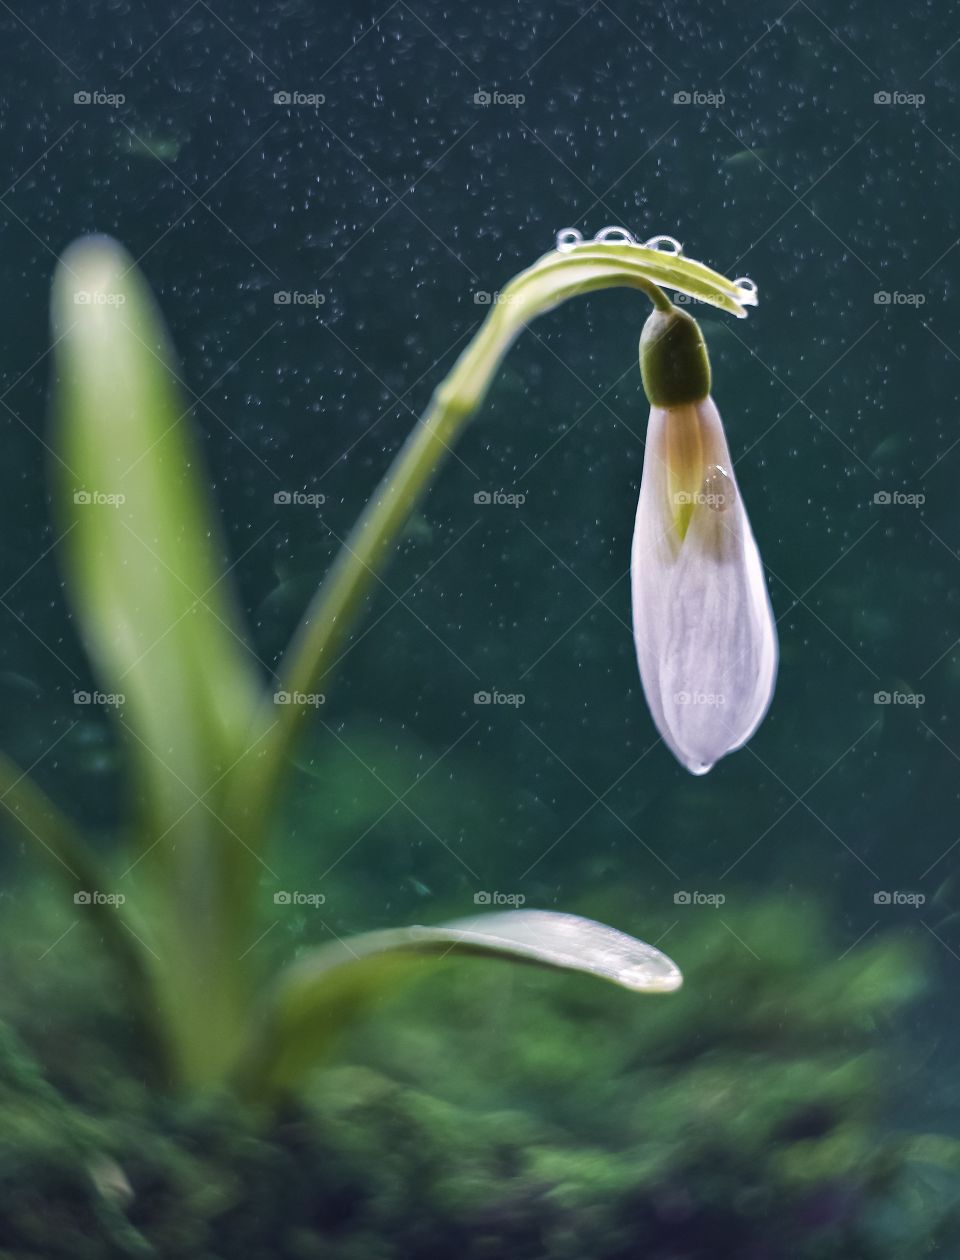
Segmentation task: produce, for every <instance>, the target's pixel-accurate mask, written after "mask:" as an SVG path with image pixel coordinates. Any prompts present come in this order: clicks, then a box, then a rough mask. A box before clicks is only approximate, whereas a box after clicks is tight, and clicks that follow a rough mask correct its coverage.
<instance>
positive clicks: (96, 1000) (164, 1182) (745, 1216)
mask: <svg viewBox="0 0 960 1260" xmlns="http://www.w3.org/2000/svg"><path fill="white" fill-rule="evenodd" d="M586 909H587V910H588V911H589V910H591V909H592V907H586ZM606 909H607V910H608V911H610V912H611V915H612V917H614V918H615V917H616V912H617V907H616V905H613V906H611V905H610V904H609V903H607V904H606ZM620 910H621V912H623V911H624V907H620ZM15 919H16V915H13V916H11V918H10V919H8V925H9V924H10V923H13V922H14V921H15ZM20 927H21V928H22V929H23V931H22V934H19V935H18V940H19V941H20V942H21V945H22V947H23V954H22V957H23V960H24V963H23V966H22V967H21V968H15V969H14V971H13V974H12V976H11V979H10V982H9V983H8V985H7V986H6V991H5V993H4V995H3V1001H2V1014H3V1017H4V1019H5V1020H9V1021H10V1022H14V1021H15V1022H16V1023H17V1026H18V1027H20V1028H21V1029H23V1033H22V1041H18V1040H16V1039H14V1037H13V1036H12V1035H11V1034H10V1033H9V1032H6V1031H5V1032H4V1033H3V1037H2V1040H0V1220H2V1222H3V1224H2V1225H0V1248H2V1254H3V1255H4V1256H5V1257H7V1256H9V1257H11V1260H26V1258H27V1257H30V1258H31V1260H32V1258H33V1257H40V1256H43V1257H45V1258H46V1257H50V1258H54V1260H56V1258H59V1257H64V1258H66V1257H71V1260H73V1258H74V1257H79V1258H80V1260H86V1258H87V1257H89V1258H91V1260H100V1257H113V1256H132V1257H140V1256H142V1257H167V1256H171V1257H172V1256H178V1257H187V1258H193V1257H196V1258H197V1260H212V1258H214V1257H224V1258H226V1257H231V1256H235V1255H238V1254H243V1255H244V1256H249V1257H253V1258H256V1260H259V1258H260V1257H263V1258H264V1260H266V1257H290V1258H291V1260H312V1258H313V1257H318V1258H319V1257H321V1256H322V1257H324V1260H400V1258H401V1257H402V1258H403V1260H433V1257H439V1256H444V1257H449V1256H458V1257H465V1258H466V1260H474V1258H476V1260H485V1258H487V1257H491V1258H492V1257H502V1256H507V1255H509V1256H511V1257H528V1256H529V1257H550V1258H556V1260H568V1258H569V1260H575V1258H579V1257H583V1256H590V1257H597V1258H598V1260H626V1258H627V1257H635V1256H637V1255H643V1256H644V1257H647V1258H652V1260H668V1258H669V1260H700V1258H701V1257H702V1258H704V1260H706V1257H711V1258H716V1257H720V1258H721V1260H723V1258H725V1257H730V1258H731V1260H732V1258H733V1257H736V1258H737V1260H745V1258H746V1260H761V1258H764V1260H765V1258H767V1257H774V1256H777V1257H780V1256H787V1255H789V1256H790V1257H792V1258H797V1260H806V1258H808V1257H809V1258H811V1260H813V1258H814V1257H815V1258H816V1260H832V1258H833V1257H836V1258H837V1260H840V1258H841V1257H843V1258H844V1260H846V1258H847V1257H864V1258H865V1260H872V1258H874V1257H875V1258H876V1260H887V1258H893V1257H904V1258H906V1257H916V1256H919V1255H923V1254H931V1253H933V1252H934V1251H935V1250H937V1248H938V1247H939V1246H940V1245H941V1244H942V1245H943V1246H947V1245H948V1240H950V1239H952V1240H953V1241H954V1243H955V1242H956V1239H957V1235H956V1234H955V1233H954V1230H955V1228H956V1215H955V1210H954V1203H953V1198H954V1197H955V1191H953V1190H951V1187H950V1180H951V1179H952V1177H953V1176H954V1175H955V1170H956V1168H957V1167H958V1166H960V1147H958V1145H957V1144H956V1143H953V1142H951V1141H949V1140H947V1139H943V1138H937V1137H933V1136H930V1135H913V1134H908V1133H902V1132H901V1133H898V1132H893V1131H890V1130H889V1128H888V1127H886V1123H887V1122H886V1121H885V1119H884V1115H885V1113H887V1114H888V1109H889V1106H890V1104H891V1102H892V1099H891V1098H890V1086H891V1081H892V1077H893V1069H894V1065H895V1062H896V1057H897V1055H898V1053H900V1052H901V1051H902V1050H903V1047H901V1046H900V1045H899V1044H898V1043H897V1041H896V1039H895V1036H894V1033H893V1017H894V1016H896V1015H898V1014H902V1012H903V1008H904V1007H905V1005H906V1004H907V1003H908V1002H909V1001H910V999H911V998H913V997H915V996H917V995H918V993H919V992H920V990H921V987H922V972H921V961H922V960H921V959H920V958H918V957H917V955H916V954H915V952H914V951H913V949H912V947H911V946H910V945H909V944H908V943H906V942H905V941H903V940H902V939H899V938H894V937H888V938H878V939H874V940H873V941H871V942H869V943H863V944H861V945H860V946H858V947H857V948H856V949H854V950H852V951H850V952H849V953H847V954H846V955H845V956H843V957H842V958H839V959H837V958H836V956H835V955H834V954H833V953H832V952H831V947H830V941H829V937H828V934H827V933H825V931H824V927H823V923H822V922H819V921H817V919H816V917H815V916H811V915H810V914H809V913H808V912H806V911H805V912H803V913H801V912H799V911H797V910H796V909H795V908H793V907H791V906H789V905H785V904H782V903H779V902H776V903H775V902H767V903H760V904H757V905H755V906H754V907H753V908H752V909H749V910H745V911H742V912H737V913H732V912H731V913H728V912H727V910H726V908H724V911H723V912H722V917H721V914H719V913H718V912H717V911H715V910H712V909H709V908H704V909H694V910H689V911H687V913H686V916H685V918H684V919H683V931H682V933H681V932H679V931H677V932H676V942H675V948H676V950H677V952H678V954H679V955H680V961H681V962H682V964H683V965H684V968H685V970H686V973H687V987H686V988H685V989H684V990H682V991H681V993H679V994H675V995H672V996H671V997H670V998H668V999H667V998H664V999H662V1000H656V999H649V1000H647V1001H645V1002H643V1003H636V1002H635V1001H633V1000H631V998H630V995H628V994H625V993H621V992H619V991H617V990H615V989H609V990H608V989H606V988H604V987H598V986H596V985H593V984H591V983H590V982H589V981H588V980H580V979H578V978H568V979H566V980H565V981H562V982H561V981H558V980H557V979H556V978H553V979H552V980H551V979H549V978H547V977H545V976H544V975H541V974H540V973H538V972H536V971H534V970H533V969H530V970H527V969H512V970H511V971H510V972H509V973H508V974H509V981H510V983H509V984H508V985H506V986H505V985H504V983H503V977H504V973H503V971H502V969H498V968H496V967H490V966H489V965H488V964H486V963H484V962H482V961H479V960H477V961H475V962H473V963H464V962H460V963H459V964H457V965H456V966H450V967H442V968H440V969H437V968H436V967H433V968H431V969H430V971H429V973H428V972H425V973H424V979H423V982H422V983H419V984H418V985H416V986H415V987H414V988H413V989H412V990H407V991H406V992H405V994H404V995H401V996H399V997H395V998H393V999H392V1000H391V1001H390V1002H389V1003H385V1004H384V1005H382V1006H381V1007H380V1008H379V1009H378V1010H377V1012H376V1013H375V1014H374V1015H372V1016H371V1017H370V1018H368V1019H367V1020H366V1021H365V1022H364V1023H363V1024H362V1025H358V1026H357V1027H356V1029H355V1031H354V1032H353V1033H352V1034H351V1036H350V1040H349V1041H348V1042H346V1043H345V1044H344V1045H343V1047H342V1051H341V1057H340V1061H339V1063H338V1065H336V1066H333V1067H331V1068H328V1069H327V1070H325V1071H321V1072H318V1073H317V1074H316V1075H315V1076H314V1077H313V1078H312V1081H311V1083H310V1086H309V1088H308V1090H307V1091H306V1093H305V1094H304V1096H303V1097H302V1098H301V1100H300V1101H299V1102H298V1103H297V1104H296V1105H295V1106H293V1105H292V1104H291V1105H290V1106H289V1107H288V1109H287V1110H286V1111H285V1112H283V1113H281V1114H280V1115H279V1116H277V1117H274V1118H272V1119H267V1118H266V1116H265V1114H264V1113H260V1112H257V1111H256V1110H252V1109H246V1108H243V1107H241V1106H239V1105H238V1104H237V1103H236V1102H235V1101H234V1100H232V1099H230V1098H228V1097H227V1096H225V1095H217V1094H207V1095H203V1096H200V1097H197V1096H194V1098H193V1099H192V1100H191V1101H190V1102H178V1101H174V1100H171V1099H170V1098H165V1097H162V1096H159V1095H157V1094H156V1093H155V1092H154V1091H151V1090H149V1089H147V1088H146V1087H145V1086H144V1085H143V1084H142V1083H141V1081H140V1079H139V1074H138V1068H137V1062H136V1059H135V1057H131V1058H129V1059H128V1058H127V1054H128V1051H127V1049H126V1048H125V1047H126V1044H127V1043H130V1045H131V1052H132V1050H133V1046H134V1042H133V1038H132V1036H131V1035H129V1033H128V1036H127V1037H126V1040H125V1037H124V1020H123V1016H122V1012H117V1011H116V1010H113V1009H112V1008H113V998H112V992H111V984H110V976H109V974H108V973H107V972H103V973H98V972H97V971H96V970H95V969H93V970H91V969H90V968H89V967H87V968H86V969H85V968H84V964H83V961H82V959H83V954H84V951H83V950H82V949H77V948H74V949H72V950H65V951H63V954H62V967H61V969H60V971H59V978H58V983H59V986H60V989H61V1002H60V1006H59V1008H58V1009H57V1010H56V1014H55V1015H51V1010H52V1007H51V1002H50V999H51V996H52V994H53V993H54V992H55V991H56V990H55V989H51V990H50V991H48V992H44V991H42V990H41V991H40V992H37V990H36V988H35V987H34V986H33V984H32V982H31V981H32V977H31V976H30V974H29V972H28V966H29V961H30V959H31V957H34V955H33V945H34V944H35V942H34V941H31V939H30V938H31V930H30V929H28V927H27V925H26V924H22V925H20ZM32 932H33V933H34V934H35V935H36V938H37V940H40V939H42V938H43V927H42V925H41V924H38V923H35V924H34V927H33V929H32ZM681 945H682V948H680V946H681ZM51 957H53V955H52V956H51ZM56 971H57V969H56V968H52V969H51V970H50V972H49V973H48V974H49V975H51V976H52V975H54V974H55V973H56ZM465 973H466V978H467V980H468V983H466V984H465V983H464V978H465ZM428 974H429V978H428ZM64 982H66V984H65V983H64ZM50 983H51V984H53V983H54V982H53V980H51V981H50ZM64 990H65V991H64ZM439 1009H444V1010H445V1011H446V1012H447V1015H448V1018H446V1019H444V1021H443V1023H444V1031H443V1035H442V1036H438V1034H437V1019H438V1014H437V1012H438V1010H439ZM65 1019H67V1020H70V1021H71V1022H74V1021H75V1022H76V1027H77V1039H76V1040H75V1041H73V1042H72V1043H66V1042H65V1041H64V1039H63V1035H62V1030H63V1021H64V1020H65ZM97 1030H99V1033H100V1035H101V1037H103V1038H104V1040H105V1041H106V1042H107V1043H108V1045H109V1049H108V1048H107V1047H106V1046H103V1047H102V1048H101V1050H100V1053H98V1047H97V1040H96V1038H97ZM38 1060H41V1061H43V1062H44V1063H45V1064H48V1065H49V1066H48V1069H47V1074H46V1075H44V1074H43V1073H41V1071H40V1069H39V1068H38V1067H37V1061H38Z"/></svg>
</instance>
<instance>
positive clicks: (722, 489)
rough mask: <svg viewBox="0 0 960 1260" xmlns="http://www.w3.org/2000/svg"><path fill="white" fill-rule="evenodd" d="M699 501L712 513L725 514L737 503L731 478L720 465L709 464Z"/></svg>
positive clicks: (735, 491) (735, 490)
mask: <svg viewBox="0 0 960 1260" xmlns="http://www.w3.org/2000/svg"><path fill="white" fill-rule="evenodd" d="M700 501H701V502H702V503H703V505H704V506H705V507H708V508H710V510H711V511H713V512H726V511H727V509H728V508H731V507H733V505H734V503H736V501H737V489H736V486H735V485H734V482H733V478H732V477H731V476H730V474H729V473H728V472H727V470H726V469H725V468H723V467H722V466H721V465H720V464H710V465H709V466H708V468H707V471H706V473H705V474H704V477H703V488H702V490H701V491H700Z"/></svg>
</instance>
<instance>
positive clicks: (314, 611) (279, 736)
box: [231, 243, 747, 844]
mask: <svg viewBox="0 0 960 1260" xmlns="http://www.w3.org/2000/svg"><path fill="white" fill-rule="evenodd" d="M661 283H662V284H666V285H669V286H670V287H672V288H675V289H678V290H679V291H681V292H684V293H687V294H689V295H690V296H693V297H697V298H699V299H701V300H702V301H705V302H709V303H711V304H712V305H715V306H718V307H720V308H721V309H723V310H727V311H730V312H731V313H733V314H736V315H740V316H743V315H745V314H746V312H745V311H744V310H743V302H744V301H746V300H747V299H746V298H745V296H744V293H743V291H742V290H740V289H738V288H737V287H736V286H735V285H734V284H733V282H732V281H730V280H727V279H726V277H724V276H722V275H720V274H719V273H717V272H715V271H712V270H711V269H710V268H708V267H705V266H704V265H703V264H701V263H697V262H693V261H692V260H688V259H682V258H677V257H675V256H673V255H666V254H663V253H660V252H659V251H657V250H654V249H647V248H644V247H640V246H635V245H625V246H621V245H616V246H599V245H596V244H594V243H585V244H583V245H581V246H577V247H576V248H574V249H570V250H566V251H563V252H559V251H557V252H551V253H549V254H547V255H545V256H544V257H543V258H542V259H540V260H539V261H538V262H537V263H535V264H534V265H533V266H532V267H530V268H528V269H527V270H526V271H523V272H521V273H520V274H519V275H517V276H516V277H515V278H514V279H513V280H512V281H511V282H510V283H509V284H508V285H507V286H506V287H505V288H504V289H503V290H502V291H501V292H500V293H499V295H498V296H497V299H496V301H495V302H494V305H493V306H492V308H491V310H490V313H489V314H488V316H487V318H486V319H485V320H484V322H483V324H482V325H481V327H480V330H479V331H478V333H477V334H476V336H475V337H474V338H473V340H472V341H471V342H470V344H469V345H468V346H467V348H466V349H465V350H464V352H463V353H462V354H461V356H460V358H459V359H458V360H457V362H456V363H455V364H454V367H453V369H452V371H451V372H450V374H449V375H448V376H447V377H446V379H445V380H444V381H443V382H442V384H441V385H440V386H439V387H438V388H437V390H436V391H435V393H434V395H433V397H432V399H431V401H430V404H429V406H428V407H427V410H426V412H425V413H424V415H423V417H422V419H421V420H420V421H419V422H418V423H417V425H416V427H415V428H414V430H413V432H412V433H411V434H410V436H409V437H408V438H407V440H406V442H405V443H404V445H403V446H402V448H401V449H400V451H399V453H398V454H397V456H396V458H395V459H394V461H393V463H392V464H391V466H390V468H389V469H388V471H387V473H386V475H385V476H384V478H383V480H382V481H381V482H380V485H379V486H378V488H377V490H376V491H375V492H374V495H373V497H372V499H371V500H370V502H369V503H368V504H367V506H366V508H365V509H364V511H363V512H362V514H361V516H360V518H359V520H358V521H357V523H356V525H355V526H354V527H353V529H352V530H351V532H350V534H349V535H348V537H347V540H346V542H345V543H344V545H343V547H342V548H341V550H340V552H339V553H338V555H337V557H336V559H335V561H334V563H333V566H332V568H331V569H330V571H329V573H328V575H327V577H326V578H325V580H324V582H323V583H322V585H321V586H320V589H319V590H318V591H317V593H316V595H315V596H314V597H313V600H312V601H311V603H310V605H309V607H308V609H307V612H306V614H305V616H304V618H303V620H302V621H301V623H300V625H299V627H298V629H297V631H296V633H295V635H294V637H293V640H292V642H291V643H290V646H289V648H288V649H287V651H286V653H285V655H284V658H283V660H282V662H281V664H280V668H279V670H278V677H279V686H280V688H281V689H282V690H284V691H287V692H291V693H292V692H304V693H306V692H309V691H310V690H311V689H312V688H314V687H316V686H317V685H318V683H319V682H320V681H321V680H322V679H323V678H325V677H326V676H327V675H328V674H329V672H330V671H331V669H333V667H334V666H335V665H336V664H337V661H338V660H339V654H340V651H341V648H342V646H343V644H344V641H345V639H346V637H347V635H348V633H349V631H350V629H351V627H352V625H353V621H354V618H355V616H356V613H357V610H358V608H359V605H360V603H361V601H362V599H363V597H364V595H365V593H366V592H367V590H368V588H369V587H370V585H371V584H372V582H373V581H374V580H375V578H376V576H377V572H378V570H379V569H380V567H381V566H382V565H383V562H384V559H385V556H386V553H387V552H388V551H389V549H390V548H391V547H392V546H393V545H394V543H395V542H396V539H397V537H398V535H399V533H400V530H401V529H402V527H403V525H404V523H405V522H406V520H407V519H408V517H409V516H410V514H411V512H412V511H413V509H414V508H415V506H416V504H417V503H418V502H419V501H420V499H421V498H422V496H423V494H424V493H425V491H426V489H427V487H428V486H429V485H430V483H431V481H432V480H433V477H434V475H435V474H436V472H437V470H438V469H439V467H440V465H441V464H442V463H443V461H444V459H445V458H446V456H447V455H448V453H449V452H450V450H451V448H452V446H453V444H454V442H455V441H456V440H457V438H458V437H459V436H460V434H461V433H462V432H463V430H464V428H465V427H466V424H467V422H468V421H469V419H470V417H471V416H472V415H473V413H474V412H475V411H476V409H477V408H478V407H479V405H480V403H481V402H482V400H483V397H484V395H485V394H486V391H487V389H488V387H489V385H490V382H491V381H492V380H493V377H494V376H495V374H496V372H497V369H498V368H499V366H500V363H501V362H502V360H503V358H504V356H505V355H506V353H507V351H508V350H509V348H510V346H511V344H512V342H513V340H514V338H515V337H516V336H517V335H518V334H519V333H520V332H521V330H522V329H523V328H524V327H525V326H526V324H528V323H530V322H531V321H532V320H533V319H535V318H536V317H537V316H538V315H542V314H544V313H546V312H547V311H550V310H552V309H553V308H554V307H557V306H559V305H561V304H562V303H563V302H565V301H567V300H568V299H569V298H572V297H576V296H578V295H580V294H584V293H590V292H593V291H596V290H599V289H606V288H611V287H624V286H625V287H629V288H635V289H639V290H641V292H643V293H645V294H646V295H647V297H649V299H650V300H651V302H652V303H653V304H654V306H655V307H656V308H657V309H658V310H660V311H664V312H667V311H674V310H675V307H674V306H673V304H672V302H671V301H670V299H669V298H668V297H667V296H666V294H665V293H664V292H663V290H662V289H661V288H660V287H659V286H660V284H661ZM308 707H309V706H301V705H296V704H288V705H283V706H275V705H274V704H273V703H272V695H268V696H267V697H265V699H264V702H263V706H262V712H261V714H260V715H259V718H258V720H257V722H256V723H255V726H254V731H253V735H252V739H251V751H250V752H249V753H248V754H247V755H246V756H244V757H242V758H241V760H240V761H239V763H238V764H237V765H236V766H235V768H234V772H233V775H232V791H231V807H232V810H233V811H234V814H233V816H234V818H235V820H236V821H235V825H236V826H237V828H238V829H239V828H243V831H244V833H245V834H246V835H247V836H248V837H249V839H250V841H251V843H254V844H256V843H258V842H262V839H263V831H264V829H265V826H266V821H267V817H268V814H269V811H270V809H271V807H272V804H273V799H274V792H275V790H276V786H277V783H278V780H279V777H280V774H281V771H282V767H283V764H284V760H285V757H286V753H287V750H288V748H289V746H290V744H291V742H292V740H293V739H294V737H295V735H296V732H297V730H298V728H299V723H300V721H301V720H302V718H303V716H304V713H305V712H306V711H307V710H308Z"/></svg>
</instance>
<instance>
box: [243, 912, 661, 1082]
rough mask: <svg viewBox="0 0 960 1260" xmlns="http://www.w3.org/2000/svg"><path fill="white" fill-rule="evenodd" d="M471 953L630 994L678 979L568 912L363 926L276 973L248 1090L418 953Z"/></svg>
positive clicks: (249, 1066)
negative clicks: (576, 975)
mask: <svg viewBox="0 0 960 1260" xmlns="http://www.w3.org/2000/svg"><path fill="white" fill-rule="evenodd" d="M451 954H473V955H477V956H480V957H486V958H500V959H504V960H506V961H508V962H519V963H528V964H533V965H535V966H540V967H548V968H555V969H557V970H560V971H578V972H585V973H586V974H587V975H591V976H595V977H597V978H598V979H601V980H608V981H610V982H612V983H613V984H616V985H619V986H621V987H622V988H625V989H630V990H632V991H634V992H636V993H670V992H672V991H673V990H675V989H678V988H679V987H680V985H681V983H682V980H683V978H682V976H681V974H680V971H679V969H678V967H677V966H676V964H675V963H673V962H672V961H671V960H670V959H669V958H668V957H667V956H666V955H665V954H662V953H661V952H660V951H659V950H658V949H655V948H654V947H653V946H652V945H647V944H646V943H645V942H643V941H640V940H637V939H636V938H635V937H632V936H627V935H626V934H625V933H623V932H618V931H617V930H616V929H615V928H611V927H608V926H606V925H605V924H603V923H595V922H594V921H593V920H592V919H583V918H580V917H579V916H578V915H574V914H559V913H556V912H554V911H550V910H510V911H505V912H502V913H496V914H481V915H477V916H475V917H473V918H470V919H458V920H455V921H454V922H452V923H444V924H440V925H439V926H437V927H408V928H398V929H392V930H386V931H382V932H368V933H365V934H363V935H362V936H354V937H350V938H349V939H348V940H346V941H336V942H334V943H332V944H329V945H325V946H322V947H321V948H319V949H315V950H311V951H309V952H308V953H307V954H305V955H304V956H303V957H302V958H300V959H299V960H298V961H297V962H296V963H294V964H292V965H291V966H290V967H288V968H287V969H286V971H285V972H283V973H281V975H280V977H279V978H278V980H277V981H276V983H275V987H274V990H273V993H272V994H271V996H270V998H269V999H268V1004H267V1010H266V1013H265V1020H264V1024H263V1026H262V1028H261V1030H260V1032H259V1035H258V1040H257V1043H256V1045H255V1048H254V1050H253V1052H252V1054H251V1055H250V1056H249V1058H248V1060H247V1062H246V1063H245V1064H244V1069H243V1074H244V1083H245V1085H246V1086H247V1088H249V1089H251V1090H252V1091H254V1092H260V1091H261V1090H268V1091H269V1090H276V1089H284V1088H286V1087H287V1086H289V1085H292V1084H293V1083H295V1082H296V1080H297V1079H298V1078H299V1077H300V1076H302V1075H303V1074H304V1073H305V1072H306V1071H308V1070H309V1068H310V1067H311V1066H312V1065H313V1064H314V1063H315V1062H316V1060H317V1059H318V1057H320V1056H321V1055H322V1054H324V1053H325V1052H326V1051H327V1050H328V1049H329V1047H330V1045H331V1043H332V1042H333V1040H334V1039H335V1037H336V1035H337V1033H338V1031H339V1030H340V1029H342V1028H343V1026H344V1024H345V1023H346V1022H347V1021H348V1020H350V1019H352V1018H353V1017H355V1016H356V1015H357V1014H359V1013H361V1012H362V1011H363V1010H364V1009H365V1008H366V1007H367V1006H368V1005H369V1004H370V1003H371V1002H372V1001H375V1000H376V999H377V998H378V997H382V996H383V995H384V994H385V993H388V992H389V991H390V990H391V989H393V988H395V987H396V986H397V984H398V983H399V982H400V981H401V980H403V979H404V978H408V977H409V975H410V973H411V968H410V963H411V962H416V961H417V960H422V959H423V958H424V957H425V956H426V957H432V958H434V959H438V958H440V959H442V958H446V957H447V956H448V955H451Z"/></svg>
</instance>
